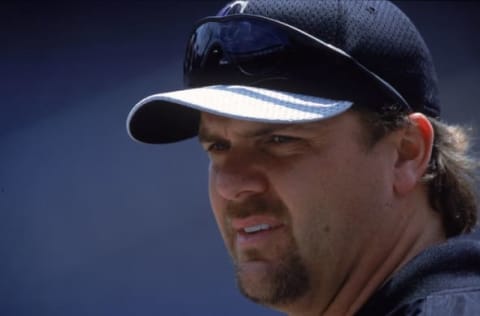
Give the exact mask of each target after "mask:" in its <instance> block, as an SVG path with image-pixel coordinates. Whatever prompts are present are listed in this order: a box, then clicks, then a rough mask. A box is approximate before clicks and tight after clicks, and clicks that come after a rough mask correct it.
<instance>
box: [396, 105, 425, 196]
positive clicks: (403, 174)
mask: <svg viewBox="0 0 480 316" xmlns="http://www.w3.org/2000/svg"><path fill="white" fill-rule="evenodd" d="M408 118H409V121H410V124H409V125H408V126H407V127H405V128H404V130H403V131H402V133H401V134H400V139H399V142H398V147H397V150H398V155H397V161H396V164H395V183H394V189H395V192H396V193H397V194H399V195H405V194H406V193H408V192H410V191H411V190H413V189H414V188H415V187H416V185H417V183H418V182H419V181H420V179H421V178H422V176H423V175H424V174H425V172H426V170H427V167H428V163H429V162H430V158H431V155H432V147H433V140H434V131H433V127H432V124H431V123H430V121H429V120H428V118H427V117H426V116H425V115H423V114H421V113H412V114H410V115H409V116H408Z"/></svg>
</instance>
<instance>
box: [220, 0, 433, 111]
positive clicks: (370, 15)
mask: <svg viewBox="0 0 480 316" xmlns="http://www.w3.org/2000/svg"><path fill="white" fill-rule="evenodd" d="M227 7H228V6H227ZM239 13H243V14H252V15H260V16H265V17H269V18H272V19H275V20H278V21H281V22H284V23H287V24H289V25H292V26H294V27H297V28H299V29H301V30H303V31H305V32H307V33H309V34H311V35H313V36H315V37H316V38H318V39H320V40H322V41H324V42H326V43H329V44H331V45H333V46H335V47H337V48H339V49H341V50H343V51H344V52H346V53H347V54H349V55H350V56H352V57H353V58H355V60H357V61H358V62H359V63H360V64H362V65H363V66H365V67H366V68H367V69H369V70H370V71H372V72H373V73H375V74H377V75H378V76H379V77H380V78H382V79H383V80H385V81H386V82H388V83H389V84H390V85H392V86H393V87H394V88H395V89H396V90H397V91H399V92H400V94H401V95H402V96H403V97H404V98H405V99H406V100H407V102H408V103H409V104H410V106H411V107H412V108H413V109H415V110H416V111H419V112H423V113H425V114H427V115H430V116H433V117H438V116H440V104H439V100H438V88H437V76H436V72H435V69H434V65H433V60H432V57H431V55H430V52H429V50H428V47H427V46H426V44H425V42H424V40H423V38H422V37H421V35H420V33H419V32H418V31H417V29H416V27H415V26H414V25H413V23H412V22H411V21H410V19H409V18H408V17H407V16H406V15H405V14H404V13H403V12H402V11H401V10H400V9H398V8H397V7H396V6H395V5H394V4H392V3H391V2H389V1H377V0H373V1H372V0H370V1H352V0H249V1H248V2H247V4H246V5H245V7H244V9H243V10H241V11H239V10H238V6H237V7H236V6H234V7H233V9H232V10H222V11H221V13H220V14H221V15H231V14H239ZM319 62H321V61H319Z"/></svg>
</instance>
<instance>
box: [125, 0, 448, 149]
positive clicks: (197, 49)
mask: <svg viewBox="0 0 480 316" xmlns="http://www.w3.org/2000/svg"><path fill="white" fill-rule="evenodd" d="M183 71H184V83H185V89H183V90H176V91H170V92H165V93H158V94H154V95H151V96H148V97H146V98H145V99H143V100H141V101H140V102H138V103H137V104H136V105H135V106H134V107H133V108H132V110H131V111H130V113H129V115H128V118H127V130H128V133H129V135H130V136H131V137H132V138H133V139H135V140H137V141H140V142H145V143H154V144H160V143H170V142H175V141H179V140H183V139H187V138H190V137H194V136H196V135H197V132H198V124H199V118H200V112H209V113H213V114H217V115H221V116H225V117H230V118H234V119H241V120H250V121H259V122H268V123H292V124H293V123H302V122H309V121H316V120H322V119H326V118H330V117H333V116H335V115H339V114H340V113H343V112H344V111H346V110H348V109H349V108H350V107H351V106H352V105H353V104H361V105H364V106H369V107H371V108H372V109H373V110H376V111H382V109H383V108H384V106H388V105H391V104H397V105H399V106H401V107H404V108H405V109H407V110H409V111H415V112H422V113H425V114H426V115H429V116H432V117H439V115H440V105H439V102H438V92H437V79H436V74H435V69H434V66H433V61H432V58H431V55H430V52H429V51H428V48H427V46H426V44H425V42H424V40H423V39H422V37H421V35H420V34H419V32H418V30H417V29H416V28H415V26H414V25H413V23H412V22H411V21H410V20H409V19H408V17H407V16H406V15H405V14H404V13H403V12H401V11H400V9H398V8H397V7H396V6H395V5H394V4H392V3H391V2H388V1H350V0H319V1H313V0H312V1H310V0H308V1H307V0H305V1H301V0H294V1H291V0H249V1H234V2H231V3H230V4H228V5H226V6H225V7H224V8H223V9H222V10H221V11H220V12H219V13H218V14H217V15H216V16H212V17H206V18H204V19H202V20H200V21H198V22H197V23H196V24H195V26H194V29H193V31H192V33H191V35H190V38H189V40H188V43H187V49H186V53H185V59H184V70H183Z"/></svg>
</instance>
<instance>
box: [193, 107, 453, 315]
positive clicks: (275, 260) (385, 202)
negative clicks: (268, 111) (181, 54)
mask: <svg viewBox="0 0 480 316" xmlns="http://www.w3.org/2000/svg"><path fill="white" fill-rule="evenodd" d="M410 119H411V121H412V122H413V124H411V125H410V126H409V127H407V128H403V129H400V130H398V131H395V132H392V133H390V134H388V135H387V136H385V137H384V138H382V139H381V140H380V141H379V142H378V143H376V144H375V145H374V146H373V147H371V148H368V147H367V145H366V141H365V134H364V133H366V129H365V128H364V127H363V125H362V123H361V121H360V119H359V117H358V115H357V114H355V112H352V111H348V112H346V113H343V114H341V115H338V116H336V117H334V118H330V119H327V120H323V121H319V122H312V123H306V124H298V125H280V124H267V123H259V122H248V121H242V120H234V119H229V118H224V117H219V116H216V115H212V114H207V113H202V115H201V126H200V132H199V135H200V136H199V137H200V142H201V143H202V146H203V147H204V148H205V150H206V151H207V152H208V155H209V158H210V167H209V194H210V200H211V204H212V209H213V212H214V215H215V218H216V221H217V224H218V226H219V229H220V232H221V235H222V237H223V239H224V241H225V245H226V247H227V249H228V251H229V253H230V255H231V257H232V259H233V261H234V264H235V266H236V269H237V279H238V282H239V285H240V287H241V288H242V291H243V292H244V293H245V294H246V295H247V296H248V297H250V298H251V299H253V300H255V301H257V302H259V303H262V304H265V305H269V306H271V307H272V308H275V309H279V310H281V311H284V312H287V313H289V314H291V315H352V314H354V313H355V311H357V310H358V309H359V307H360V306H361V305H362V304H363V303H364V302H365V301H366V300H367V299H368V297H369V296H370V295H371V294H372V293H373V292H374V290H375V289H376V288H377V287H378V286H380V285H381V284H382V283H383V282H384V281H385V280H386V279H387V278H388V277H389V276H390V275H391V274H392V273H393V272H394V271H395V270H396V269H398V268H399V267H400V266H401V265H403V264H404V263H405V262H406V261H408V259H410V258H411V257H413V256H414V255H415V254H417V253H418V252H419V251H421V250H422V249H424V248H425V247H427V246H429V245H431V244H434V243H437V242H439V241H441V240H443V238H444V236H443V231H442V228H441V227H442V225H441V220H440V218H439V216H438V215H437V213H435V212H433V211H432V210H431V209H430V208H429V206H428V201H427V198H426V192H425V188H424V187H423V185H421V184H420V178H421V176H422V175H423V174H424V172H425V170H426V167H427V164H428V160H429V158H430V154H431V146H432V141H433V131H432V128H431V125H430V124H429V123H428V120H427V119H426V118H425V117H424V116H423V115H421V114H413V115H411V117H410ZM260 224H267V225H269V226H268V228H269V229H267V230H262V231H260V232H257V233H255V234H246V233H245V232H242V229H243V228H245V227H250V228H251V227H255V226H256V225H260ZM292 254H295V255H296V256H298V258H297V259H299V260H300V266H301V267H300V268H301V269H303V270H304V272H305V280H303V281H304V283H306V284H303V285H304V288H303V289H301V290H300V291H297V292H295V291H294V294H292V297H291V298H290V299H288V298H287V299H282V300H273V299H272V292H274V289H275V286H276V285H275V282H276V277H275V276H276V275H277V274H278V273H279V271H282V270H285V269H286V268H285V266H288V265H289V264H290V261H292V260H289V259H291V257H292ZM287 269H288V267H287ZM296 271H298V269H293V270H292V272H293V273H295V272H296ZM297 285H298V284H297Z"/></svg>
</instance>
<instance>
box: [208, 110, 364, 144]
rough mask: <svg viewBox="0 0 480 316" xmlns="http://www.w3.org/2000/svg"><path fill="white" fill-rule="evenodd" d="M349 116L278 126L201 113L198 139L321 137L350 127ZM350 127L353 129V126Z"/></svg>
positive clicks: (346, 114) (345, 114)
mask: <svg viewBox="0 0 480 316" xmlns="http://www.w3.org/2000/svg"><path fill="white" fill-rule="evenodd" d="M350 116H351V115H350V114H349V113H348V112H347V113H343V114H340V115H338V116H336V117H333V118H328V119H325V120H319V121H314V122H305V123H294V124H284V123H282V124H279V123H265V122H254V121H245V120H238V119H233V118H227V117H223V116H219V115H215V114H211V113H206V112H202V113H201V116H200V127H199V138H200V140H204V139H207V138H209V137H210V136H216V137H218V136H240V137H256V136H262V135H265V134H271V133H274V132H277V131H291V132H304V133H309V132H312V133H315V134H318V135H321V134H326V133H331V132H334V131H335V130H345V127H342V126H341V125H344V124H346V125H351V124H350V123H348V122H347V121H349V120H351V119H352V118H349V117H350ZM350 127H351V128H355V127H354V126H350Z"/></svg>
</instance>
